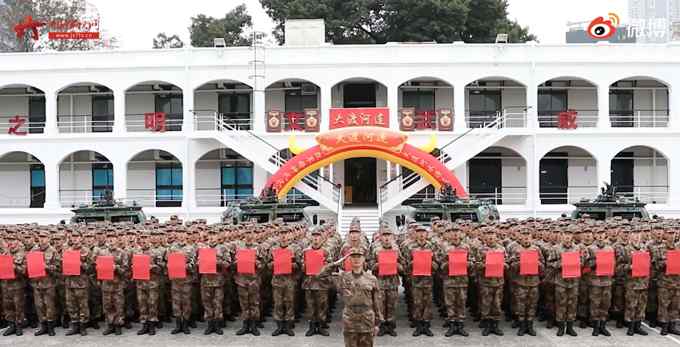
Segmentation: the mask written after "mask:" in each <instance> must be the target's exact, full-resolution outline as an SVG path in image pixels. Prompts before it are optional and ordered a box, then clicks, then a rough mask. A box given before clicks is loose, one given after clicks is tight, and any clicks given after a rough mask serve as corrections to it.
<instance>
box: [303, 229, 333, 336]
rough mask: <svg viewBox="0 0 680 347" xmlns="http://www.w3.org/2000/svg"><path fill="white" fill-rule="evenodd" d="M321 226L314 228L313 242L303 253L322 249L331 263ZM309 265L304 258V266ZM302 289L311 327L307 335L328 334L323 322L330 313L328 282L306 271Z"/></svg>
mask: <svg viewBox="0 0 680 347" xmlns="http://www.w3.org/2000/svg"><path fill="white" fill-rule="evenodd" d="M321 228H322V227H315V228H313V229H312V244H311V245H310V247H307V248H306V249H305V250H304V251H303V255H304V254H306V253H307V252H311V251H322V252H323V254H324V263H325V264H329V263H330V262H331V259H332V258H331V254H330V252H329V251H328V250H326V249H324V248H322V246H323V238H322V236H321V235H322V233H321ZM303 259H304V257H303ZM309 265H310V264H308V262H307V260H306V259H304V260H303V268H304V269H307V267H308V266H309ZM302 289H304V291H305V302H306V307H305V315H306V316H307V317H306V318H307V319H308V320H309V329H308V330H307V332H306V333H305V336H312V335H315V334H319V335H322V336H328V331H327V330H326V329H325V328H324V327H323V322H325V321H326V314H327V313H328V288H327V287H326V283H324V281H323V279H322V278H321V277H320V276H319V275H311V274H310V275H308V274H307V273H306V271H305V277H304V280H303V283H302Z"/></svg>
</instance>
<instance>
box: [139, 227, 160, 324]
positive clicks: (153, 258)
mask: <svg viewBox="0 0 680 347" xmlns="http://www.w3.org/2000/svg"><path fill="white" fill-rule="evenodd" d="M149 237H150V234H149V233H148V232H141V233H140V235H139V237H138V239H137V240H138V243H139V247H140V248H138V249H135V250H133V257H134V255H137V254H139V255H147V256H149V257H150V261H149V263H150V272H151V274H150V276H149V279H148V280H135V285H136V288H137V304H138V305H139V322H140V323H142V329H140V330H139V331H137V335H144V334H149V335H156V325H157V324H158V305H159V303H160V302H159V290H160V283H161V276H162V274H163V269H165V265H166V264H165V255H164V254H163V251H162V249H161V248H151V243H150V240H149ZM133 259H134V258H133Z"/></svg>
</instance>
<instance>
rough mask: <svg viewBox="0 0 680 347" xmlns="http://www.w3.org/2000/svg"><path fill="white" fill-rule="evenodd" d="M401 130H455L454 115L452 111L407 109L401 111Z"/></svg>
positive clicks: (444, 109) (445, 109)
mask: <svg viewBox="0 0 680 347" xmlns="http://www.w3.org/2000/svg"><path fill="white" fill-rule="evenodd" d="M399 129H400V130H401V131H413V130H423V129H431V130H439V131H452V130H453V113H452V112H451V110H450V109H447V108H443V109H439V110H437V111H435V110H425V111H424V110H416V109H415V108H414V107H406V108H402V109H400V110H399Z"/></svg>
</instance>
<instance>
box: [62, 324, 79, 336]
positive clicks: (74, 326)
mask: <svg viewBox="0 0 680 347" xmlns="http://www.w3.org/2000/svg"><path fill="white" fill-rule="evenodd" d="M70 325H71V330H69V331H67V332H66V334H65V335H66V336H71V335H75V334H77V333H79V332H80V323H78V322H73V323H71V324H70Z"/></svg>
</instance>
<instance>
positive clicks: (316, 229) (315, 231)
mask: <svg viewBox="0 0 680 347" xmlns="http://www.w3.org/2000/svg"><path fill="white" fill-rule="evenodd" d="M311 233H312V235H321V228H319V227H314V228H311Z"/></svg>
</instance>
